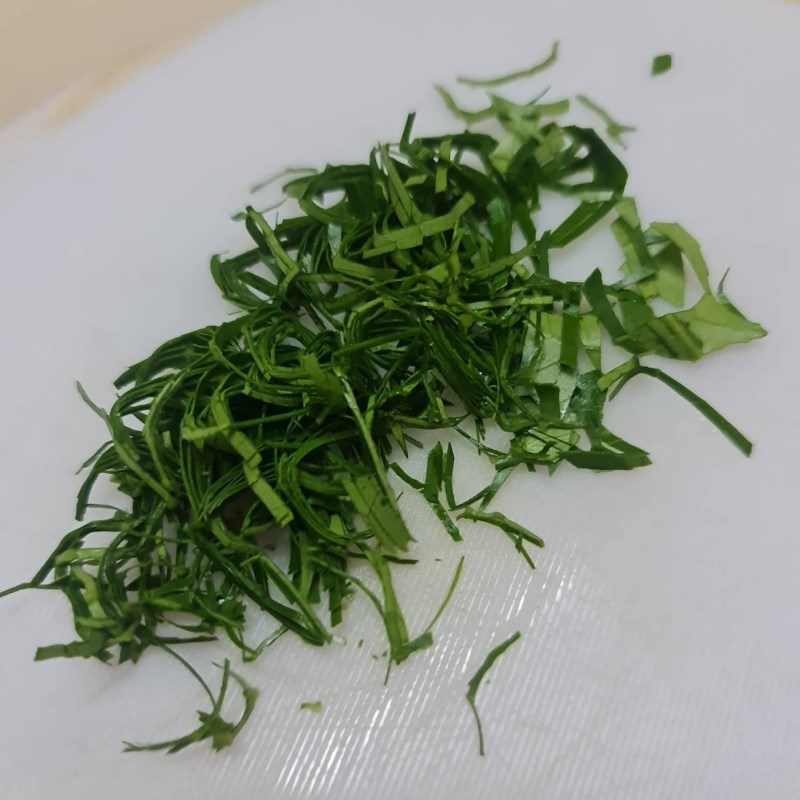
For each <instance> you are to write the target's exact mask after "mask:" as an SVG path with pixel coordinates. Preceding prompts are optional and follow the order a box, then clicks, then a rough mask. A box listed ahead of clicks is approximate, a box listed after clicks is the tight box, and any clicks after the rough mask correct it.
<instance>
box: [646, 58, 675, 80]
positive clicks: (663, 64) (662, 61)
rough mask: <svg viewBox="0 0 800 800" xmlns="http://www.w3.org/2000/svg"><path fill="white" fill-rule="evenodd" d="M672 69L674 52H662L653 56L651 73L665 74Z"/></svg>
mask: <svg viewBox="0 0 800 800" xmlns="http://www.w3.org/2000/svg"><path fill="white" fill-rule="evenodd" d="M671 69H672V54H671V53H662V54H661V55H657V56H655V57H654V58H653V64H652V66H651V67H650V74H651V75H663V74H664V73H665V72H669V71H670V70H671Z"/></svg>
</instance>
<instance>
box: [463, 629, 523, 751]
mask: <svg viewBox="0 0 800 800" xmlns="http://www.w3.org/2000/svg"><path fill="white" fill-rule="evenodd" d="M519 637H520V632H519V631H517V632H516V633H513V634H512V635H511V636H509V637H508V639H506V640H505V641H504V642H502V643H501V644H499V645H497V647H495V648H494V649H493V650H490V651H489V653H488V655H487V656H486V658H485V659H484V660H483V664H481V665H480V667H478V671H477V672H476V673H475V674H474V675H473V676H472V678H470V681H469V683H468V684H467V694H466V698H467V702H468V703H469V707H470V708H471V709H472V713H473V715H474V716H475V724H476V725H477V726H478V752H479V753H480V754H481V755H485V753H484V749H483V726H482V725H481V718H480V715H479V714H478V707H477V706H476V705H475V695H477V694H478V689H479V688H480V685H481V681H482V680H483V678H484V676H485V675H486V673H487V672H488V671H489V670H490V669H491V668H492V665H493V664H494V662H495V661H497V659H498V658H500V656H501V655H503V653H505V651H506V650H508V648H509V647H511V645H512V644H514V642H516V641H517V639H519Z"/></svg>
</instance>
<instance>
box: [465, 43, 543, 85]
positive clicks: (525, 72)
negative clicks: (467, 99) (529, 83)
mask: <svg viewBox="0 0 800 800" xmlns="http://www.w3.org/2000/svg"><path fill="white" fill-rule="evenodd" d="M557 58H558V42H553V44H552V46H551V47H550V52H549V53H548V54H547V56H546V57H545V58H544V59H542V60H541V61H538V62H537V63H536V64H534V65H533V66H532V67H528V68H526V69H520V70H517V71H515V72H509V73H508V74H506V75H500V76H498V77H496V78H465V77H464V76H461V77H459V78H457V80H458V82H459V83H463V84H464V85H465V86H472V87H474V88H477V87H493V86H503V85H505V84H506V83H511V82H512V81H517V80H520V79H521V78H530V77H531V76H533V75H536V74H537V73H539V72H542V71H544V70H546V69H547V68H548V67H550V66H552V65H553V64H555V63H556V59H557Z"/></svg>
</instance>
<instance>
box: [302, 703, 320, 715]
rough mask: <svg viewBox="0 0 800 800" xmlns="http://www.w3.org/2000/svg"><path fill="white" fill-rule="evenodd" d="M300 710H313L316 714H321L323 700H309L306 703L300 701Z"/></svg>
mask: <svg viewBox="0 0 800 800" xmlns="http://www.w3.org/2000/svg"><path fill="white" fill-rule="evenodd" d="M300 710H301V711H313V712H314V713H315V714H319V712H320V711H322V700H307V701H305V702H304V703H300Z"/></svg>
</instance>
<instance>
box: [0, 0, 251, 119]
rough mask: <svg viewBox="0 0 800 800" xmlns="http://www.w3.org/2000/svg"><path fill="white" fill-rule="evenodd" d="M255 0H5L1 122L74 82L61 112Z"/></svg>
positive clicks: (0, 5) (1, 4)
mask: <svg viewBox="0 0 800 800" xmlns="http://www.w3.org/2000/svg"><path fill="white" fill-rule="evenodd" d="M250 2H253V0H0V76H2V80H0V125H3V124H5V123H7V122H9V121H10V120H11V119H13V118H14V117H16V116H18V115H19V114H21V113H23V112H24V111H26V110H28V109H31V108H35V107H36V106H38V105H40V104H41V103H42V102H43V101H45V100H47V99H48V98H50V97H52V96H54V95H57V94H59V93H62V92H64V91H65V90H67V89H71V88H75V89H76V92H74V93H70V96H69V97H66V98H65V102H66V104H65V106H63V107H62V110H65V111H67V112H68V111H70V110H74V109H75V108H79V107H81V106H83V105H84V104H85V103H86V102H87V100H88V99H89V98H90V97H91V96H93V95H94V94H96V92H97V91H100V90H102V89H103V88H104V87H107V86H108V85H110V84H113V83H115V82H116V81H118V80H119V79H120V77H122V76H124V75H125V74H126V73H127V72H128V71H129V70H130V69H131V67H132V66H134V65H136V64H137V63H140V62H142V61H147V60H150V59H152V58H154V57H158V56H159V55H161V54H164V53H168V52H170V51H171V50H172V49H174V48H175V47H178V46H181V45H183V44H185V43H186V42H187V41H189V40H191V39H192V38H193V37H194V36H196V35H197V34H198V33H199V32H201V31H202V30H203V29H204V28H206V27H207V26H208V25H209V24H211V23H213V22H215V21H217V20H219V19H221V18H223V17H224V16H226V15H228V14H230V13H231V12H233V11H234V10H235V9H237V8H239V7H241V6H245V5H247V4H249V3H250Z"/></svg>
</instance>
